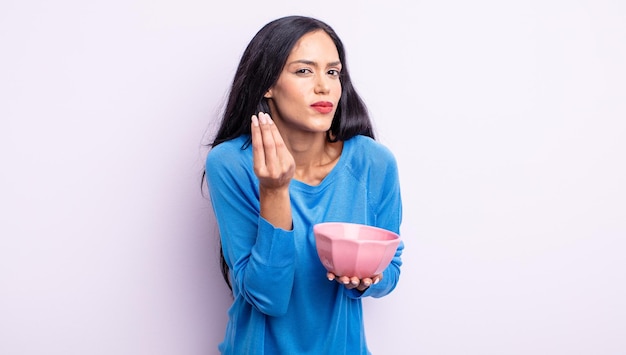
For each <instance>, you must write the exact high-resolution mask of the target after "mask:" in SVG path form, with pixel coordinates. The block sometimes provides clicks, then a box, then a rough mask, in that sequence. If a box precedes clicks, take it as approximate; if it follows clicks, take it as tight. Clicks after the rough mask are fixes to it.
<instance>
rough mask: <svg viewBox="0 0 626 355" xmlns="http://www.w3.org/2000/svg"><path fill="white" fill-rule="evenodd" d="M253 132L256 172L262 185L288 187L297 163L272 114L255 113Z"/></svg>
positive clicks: (265, 186) (266, 186) (275, 187)
mask: <svg viewBox="0 0 626 355" xmlns="http://www.w3.org/2000/svg"><path fill="white" fill-rule="evenodd" d="M251 132H252V153H253V156H254V158H253V159H254V173H255V174H256V176H257V177H258V178H259V184H260V185H261V187H263V188H266V189H280V188H285V187H288V186H289V182H290V181H291V179H292V178H293V175H294V172H295V169H296V164H295V162H294V160H293V156H292V155H291V153H290V152H289V150H288V149H287V146H286V145H285V142H284V141H283V138H282V136H281V135H280V132H279V131H278V128H277V127H276V125H275V124H274V122H273V121H272V118H271V117H270V115H268V114H267V113H264V112H259V115H258V116H256V115H253V116H252V127H251Z"/></svg>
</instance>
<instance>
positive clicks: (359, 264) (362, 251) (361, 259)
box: [313, 222, 400, 279]
mask: <svg viewBox="0 0 626 355" xmlns="http://www.w3.org/2000/svg"><path fill="white" fill-rule="evenodd" d="M313 234H314V235H315V246H316V248H317V255H318V256H319V258H320V260H321V261H322V264H323V265H324V267H325V268H326V270H328V271H330V272H332V273H334V274H335V275H337V276H350V277H353V276H356V277H358V278H360V279H362V278H364V277H371V276H374V275H377V274H380V273H382V272H383V270H385V268H386V267H387V266H388V265H389V263H391V260H392V259H393V256H394V255H395V253H396V250H397V249H398V245H399V244H400V236H399V235H398V234H396V233H394V232H392V231H388V230H385V229H382V228H377V227H372V226H368V225H364V224H356V223H344V222H326V223H319V224H316V225H314V226H313Z"/></svg>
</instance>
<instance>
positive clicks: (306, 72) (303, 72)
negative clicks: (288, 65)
mask: <svg viewBox="0 0 626 355" xmlns="http://www.w3.org/2000/svg"><path fill="white" fill-rule="evenodd" d="M311 73H313V71H312V70H311V69H307V68H302V69H298V70H296V74H311Z"/></svg>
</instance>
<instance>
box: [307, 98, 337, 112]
mask: <svg viewBox="0 0 626 355" xmlns="http://www.w3.org/2000/svg"><path fill="white" fill-rule="evenodd" d="M311 107H312V108H313V109H314V110H315V111H317V112H320V113H330V112H331V111H332V110H333V103H332V102H328V101H318V102H316V103H314V104H312V105H311Z"/></svg>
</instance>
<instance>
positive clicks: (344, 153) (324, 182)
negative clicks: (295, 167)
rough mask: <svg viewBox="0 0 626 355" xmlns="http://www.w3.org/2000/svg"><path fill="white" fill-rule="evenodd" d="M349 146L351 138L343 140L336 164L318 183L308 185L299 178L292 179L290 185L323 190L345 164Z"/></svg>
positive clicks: (308, 189)
mask: <svg viewBox="0 0 626 355" xmlns="http://www.w3.org/2000/svg"><path fill="white" fill-rule="evenodd" d="M351 147H352V139H348V140H345V141H343V148H342V149H341V154H340V155H339V160H337V164H335V166H334V167H333V168H332V169H331V170H330V172H328V174H327V175H326V176H325V177H324V178H323V179H322V181H321V182H320V183H319V184H317V185H309V184H307V183H305V182H302V181H300V180H296V179H292V180H291V186H292V187H295V188H298V189H299V190H304V191H312V192H316V191H319V190H323V189H324V188H326V186H328V185H329V184H330V183H331V182H332V181H333V180H334V179H335V177H336V176H337V174H339V171H341V169H342V167H343V166H344V165H345V160H346V159H347V158H346V157H347V156H348V150H349V149H351Z"/></svg>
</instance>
